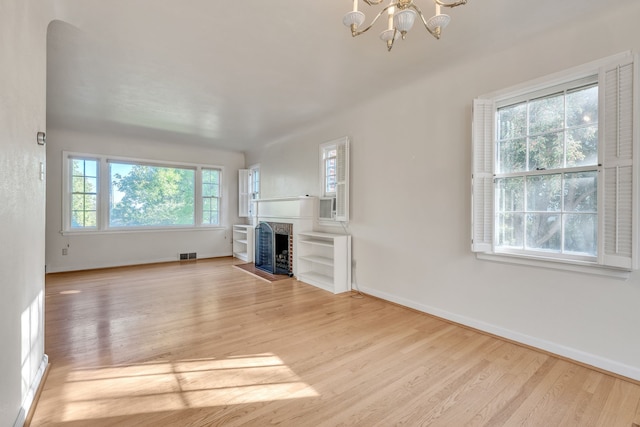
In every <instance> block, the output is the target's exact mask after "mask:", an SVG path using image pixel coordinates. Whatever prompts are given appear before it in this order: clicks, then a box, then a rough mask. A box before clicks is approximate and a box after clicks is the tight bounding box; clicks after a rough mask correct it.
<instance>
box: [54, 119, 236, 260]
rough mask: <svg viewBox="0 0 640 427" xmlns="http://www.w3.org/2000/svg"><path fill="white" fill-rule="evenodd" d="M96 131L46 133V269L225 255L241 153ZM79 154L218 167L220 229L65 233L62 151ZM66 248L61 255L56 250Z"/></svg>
mask: <svg viewBox="0 0 640 427" xmlns="http://www.w3.org/2000/svg"><path fill="white" fill-rule="evenodd" d="M176 142H179V141H172V142H163V141H156V140H154V141H151V140H145V139H141V138H129V137H124V136H116V135H105V134H100V133H83V132H77V131H73V130H59V129H50V130H49V132H48V135H47V228H46V239H47V240H46V264H47V272H57V271H69V270H83V269H90V268H101V267H113V266H120V265H133V264H145V263H152V262H165V261H176V260H178V254H179V253H184V252H196V253H197V254H198V258H208V257H217V256H229V255H231V253H232V251H231V226H232V225H233V224H237V223H240V222H241V221H240V220H239V218H238V216H237V215H238V169H240V168H243V167H244V155H243V154H242V153H237V152H231V151H225V150H217V149H213V148H208V147H199V146H190V147H189V149H188V150H185V149H184V147H183V146H181V145H180V144H178V143H176ZM63 151H72V152H82V153H95V154H104V155H112V156H119V157H131V158H138V159H148V160H159V161H172V162H185V163H198V164H211V165H214V166H222V167H223V168H224V169H223V175H222V180H223V181H222V197H223V202H222V212H221V221H222V224H221V227H220V228H216V229H205V228H203V229H189V230H171V231H131V232H118V233H97V234H83V235H78V234H67V235H63V234H62V233H61V229H62V156H63V155H62V152H63ZM63 248H66V249H67V250H68V254H67V255H62V249H63Z"/></svg>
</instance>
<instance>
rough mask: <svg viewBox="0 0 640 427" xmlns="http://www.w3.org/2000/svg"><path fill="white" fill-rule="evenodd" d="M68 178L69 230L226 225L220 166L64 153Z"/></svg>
mask: <svg viewBox="0 0 640 427" xmlns="http://www.w3.org/2000/svg"><path fill="white" fill-rule="evenodd" d="M64 177H65V188H66V189H67V190H66V191H64V192H63V199H64V200H63V206H64V208H63V209H64V216H63V218H64V224H63V230H64V231H74V232H75V231H83V230H84V231H110V230H134V229H149V228H153V229H156V228H176V227H197V226H219V225H220V212H221V178H222V171H221V168H219V167H213V166H206V165H194V164H181V163H161V162H155V161H147V160H139V159H126V158H111V157H106V156H95V155H83V154H76V153H64ZM103 177H104V178H103Z"/></svg>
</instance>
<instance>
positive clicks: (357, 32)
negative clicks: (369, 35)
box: [351, 0, 426, 37]
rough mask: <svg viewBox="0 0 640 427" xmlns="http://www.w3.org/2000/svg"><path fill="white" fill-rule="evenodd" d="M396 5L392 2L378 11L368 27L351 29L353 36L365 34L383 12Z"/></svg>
mask: <svg viewBox="0 0 640 427" xmlns="http://www.w3.org/2000/svg"><path fill="white" fill-rule="evenodd" d="M364 1H365V2H366V1H367V0H364ZM382 1H384V0H380V2H382ZM376 4H377V3H376ZM395 5H396V3H392V4H390V5H388V6H387V7H385V8H384V9H382V10H381V11H380V13H378V14H377V15H376V17H375V18H373V21H371V24H369V26H368V27H366V28H365V29H363V30H360V31H357V30H351V35H352V36H353V37H355V36H359V35H360V34H363V33H366V32H367V31H369V29H371V27H373V26H374V25H375V23H376V21H378V19H379V18H380V17H381V16H382V14H383V13H385V12H386V11H387V10H389V8H390V7H394V6H395ZM425 25H426V24H425Z"/></svg>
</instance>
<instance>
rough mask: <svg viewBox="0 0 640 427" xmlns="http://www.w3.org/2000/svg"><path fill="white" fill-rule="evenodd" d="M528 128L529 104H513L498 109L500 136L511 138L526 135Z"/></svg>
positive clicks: (501, 137)
mask: <svg viewBox="0 0 640 427" xmlns="http://www.w3.org/2000/svg"><path fill="white" fill-rule="evenodd" d="M526 129H527V104H526V103H522V104H517V105H511V106H509V107H504V108H501V109H499V110H498V137H499V138H500V139H511V138H519V137H522V136H525V134H526Z"/></svg>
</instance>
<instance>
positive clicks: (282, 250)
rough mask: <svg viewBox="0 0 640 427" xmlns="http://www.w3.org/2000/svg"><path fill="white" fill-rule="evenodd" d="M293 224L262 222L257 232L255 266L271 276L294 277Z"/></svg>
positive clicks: (257, 227)
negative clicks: (285, 275) (284, 275)
mask: <svg viewBox="0 0 640 427" xmlns="http://www.w3.org/2000/svg"><path fill="white" fill-rule="evenodd" d="M292 228H293V226H292V224H286V223H269V222H261V223H259V224H258V225H257V226H256V230H255V266H256V268H259V269H260V270H262V271H266V272H267V273H271V274H287V275H290V276H291V275H292V274H293V269H292V259H293V257H292V254H291V250H292V248H293V243H292V237H293V235H292Z"/></svg>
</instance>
